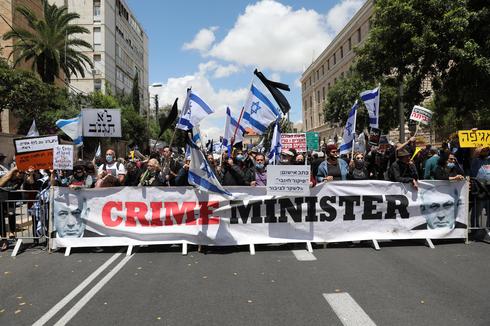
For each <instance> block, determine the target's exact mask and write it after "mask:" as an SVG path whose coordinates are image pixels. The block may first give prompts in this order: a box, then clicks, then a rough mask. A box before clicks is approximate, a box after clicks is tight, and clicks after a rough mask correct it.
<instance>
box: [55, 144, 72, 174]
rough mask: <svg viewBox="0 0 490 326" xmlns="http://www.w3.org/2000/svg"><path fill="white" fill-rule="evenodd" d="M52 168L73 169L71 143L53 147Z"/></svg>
mask: <svg viewBox="0 0 490 326" xmlns="http://www.w3.org/2000/svg"><path fill="white" fill-rule="evenodd" d="M53 169H55V170H73V145H58V146H56V147H55V148H54V150H53Z"/></svg>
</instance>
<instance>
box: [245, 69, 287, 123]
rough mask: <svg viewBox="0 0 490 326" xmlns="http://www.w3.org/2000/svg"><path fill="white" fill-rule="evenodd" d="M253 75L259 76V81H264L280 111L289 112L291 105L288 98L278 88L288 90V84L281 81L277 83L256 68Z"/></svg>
mask: <svg viewBox="0 0 490 326" xmlns="http://www.w3.org/2000/svg"><path fill="white" fill-rule="evenodd" d="M254 74H255V76H257V77H259V79H260V81H261V82H262V83H264V85H265V87H267V89H268V90H269V92H271V94H272V97H274V99H275V100H276V102H277V104H278V105H279V107H280V108H281V111H282V112H283V113H284V114H286V113H288V112H289V110H290V109H291V105H289V102H288V100H287V99H286V97H285V96H284V95H283V94H282V93H281V91H280V90H279V89H282V90H284V91H288V92H289V91H290V89H289V85H287V84H283V83H278V82H275V81H272V80H269V79H267V78H265V76H264V74H263V73H261V72H260V71H258V70H257V69H255V70H254Z"/></svg>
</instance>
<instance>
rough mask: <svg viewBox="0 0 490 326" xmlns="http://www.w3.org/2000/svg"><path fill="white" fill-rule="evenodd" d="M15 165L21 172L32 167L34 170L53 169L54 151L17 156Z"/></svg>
mask: <svg viewBox="0 0 490 326" xmlns="http://www.w3.org/2000/svg"><path fill="white" fill-rule="evenodd" d="M15 163H16V164H17V168H18V169H19V170H20V171H26V170H28V169H29V168H30V167H32V168H33V169H34V170H39V169H44V170H49V169H51V168H52V167H53V150H52V149H48V150H45V151H37V152H32V153H24V154H16V155H15Z"/></svg>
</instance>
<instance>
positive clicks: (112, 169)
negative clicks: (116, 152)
mask: <svg viewBox="0 0 490 326" xmlns="http://www.w3.org/2000/svg"><path fill="white" fill-rule="evenodd" d="M118 166H119V167H118ZM105 170H106V172H107V174H112V175H113V176H115V177H117V176H119V175H121V174H123V175H126V168H125V167H124V164H122V163H119V164H118V163H117V162H114V163H112V164H107V163H105ZM102 171H104V164H102V165H101V166H99V169H98V174H101V173H102Z"/></svg>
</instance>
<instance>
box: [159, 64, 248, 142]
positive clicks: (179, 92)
mask: <svg viewBox="0 0 490 326" xmlns="http://www.w3.org/2000/svg"><path fill="white" fill-rule="evenodd" d="M211 66H212V64H209V63H206V64H204V66H202V67H200V68H202V69H203V70H206V69H207V68H209V67H211ZM189 87H192V89H193V90H194V91H195V93H196V94H197V95H198V96H199V97H200V98H202V99H203V100H204V102H206V103H207V104H208V105H209V106H210V107H211V108H213V110H214V111H215V113H213V114H212V115H210V116H208V117H207V118H205V119H204V120H203V121H202V122H201V132H204V133H206V134H208V135H211V137H214V138H215V139H219V136H220V135H221V134H222V133H223V130H224V129H223V127H224V123H225V120H224V118H225V115H226V107H227V106H229V107H230V109H231V111H232V114H233V115H234V116H238V115H239V108H241V107H242V105H243V103H245V99H246V96H247V94H248V88H240V89H218V90H216V89H214V88H213V86H212V85H211V83H210V82H209V80H208V79H207V78H206V76H205V75H204V74H203V73H202V70H200V71H199V72H197V73H196V74H194V75H188V76H183V77H177V78H169V79H168V80H167V82H166V83H164V84H162V87H158V88H152V87H150V95H151V96H153V95H154V94H158V98H159V99H160V105H161V106H164V105H169V104H172V103H173V101H174V100H175V97H179V102H178V104H179V110H180V109H181V108H182V105H183V103H184V100H185V96H186V90H187V88H189Z"/></svg>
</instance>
